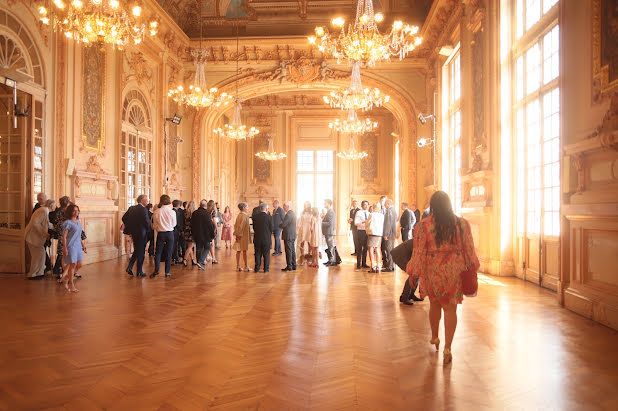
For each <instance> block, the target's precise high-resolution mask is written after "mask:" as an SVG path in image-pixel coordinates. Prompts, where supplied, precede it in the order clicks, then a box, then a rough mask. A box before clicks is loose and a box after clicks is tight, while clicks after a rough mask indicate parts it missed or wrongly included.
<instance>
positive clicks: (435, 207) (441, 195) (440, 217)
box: [429, 191, 456, 248]
mask: <svg viewBox="0 0 618 411" xmlns="http://www.w3.org/2000/svg"><path fill="white" fill-rule="evenodd" d="M429 209H430V210H431V215H432V216H433V220H434V224H435V229H436V246H437V247H438V248H440V245H442V244H443V243H446V242H450V243H452V242H453V241H455V225H456V224H455V213H453V206H452V205H451V199H450V198H449V196H448V194H446V193H445V192H444V191H436V192H435V193H433V195H432V196H431V200H429Z"/></svg>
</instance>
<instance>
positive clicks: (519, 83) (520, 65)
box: [515, 56, 524, 101]
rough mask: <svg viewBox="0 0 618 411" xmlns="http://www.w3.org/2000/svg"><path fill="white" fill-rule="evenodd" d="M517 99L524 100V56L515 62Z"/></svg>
mask: <svg viewBox="0 0 618 411" xmlns="http://www.w3.org/2000/svg"><path fill="white" fill-rule="evenodd" d="M515 98H516V99H517V101H519V100H521V99H522V98H524V56H520V57H519V58H518V59H517V61H516V62H515Z"/></svg>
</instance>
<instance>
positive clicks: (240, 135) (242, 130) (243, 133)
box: [213, 97, 260, 140]
mask: <svg viewBox="0 0 618 411" xmlns="http://www.w3.org/2000/svg"><path fill="white" fill-rule="evenodd" d="M235 101H236V102H235V103H234V114H233V115H232V122H231V123H230V124H225V125H224V126H223V128H221V127H219V128H216V129H214V130H213V133H215V134H216V135H218V136H221V137H225V138H229V139H232V140H246V139H248V138H253V137H255V136H256V135H257V134H258V133H259V132H260V130H258V129H257V128H255V127H251V128H247V126H246V125H244V124H242V118H241V115H240V113H241V111H242V106H241V105H240V99H239V98H238V97H236V99H235Z"/></svg>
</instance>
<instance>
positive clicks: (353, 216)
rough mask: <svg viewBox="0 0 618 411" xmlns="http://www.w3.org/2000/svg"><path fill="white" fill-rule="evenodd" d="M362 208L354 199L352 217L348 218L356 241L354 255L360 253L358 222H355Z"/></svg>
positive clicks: (351, 208)
mask: <svg viewBox="0 0 618 411" xmlns="http://www.w3.org/2000/svg"><path fill="white" fill-rule="evenodd" d="M358 210H360V208H358V201H356V200H352V207H350V218H348V223H349V224H350V230H352V241H353V242H354V252H353V253H352V255H358V253H360V247H359V242H358V228H357V227H356V224H354V219H355V218H356V212H357V211H358Z"/></svg>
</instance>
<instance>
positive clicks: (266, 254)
mask: <svg viewBox="0 0 618 411" xmlns="http://www.w3.org/2000/svg"><path fill="white" fill-rule="evenodd" d="M253 246H254V248H255V272H256V273H257V272H258V271H260V266H261V265H262V258H264V272H266V271H268V270H269V269H270V244H268V243H266V244H255V243H254V244H253Z"/></svg>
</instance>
